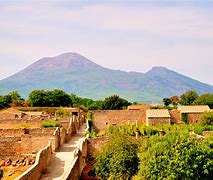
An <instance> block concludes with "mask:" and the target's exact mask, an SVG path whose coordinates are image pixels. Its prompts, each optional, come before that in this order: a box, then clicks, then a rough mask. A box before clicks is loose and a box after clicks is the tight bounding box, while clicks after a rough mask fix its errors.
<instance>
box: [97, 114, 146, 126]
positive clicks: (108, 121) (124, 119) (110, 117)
mask: <svg viewBox="0 0 213 180" xmlns="http://www.w3.org/2000/svg"><path fill="white" fill-rule="evenodd" d="M136 123H138V124H146V111H142V110H106V111H93V126H94V128H95V129H96V130H107V129H108V128H109V126H115V125H121V124H136Z"/></svg>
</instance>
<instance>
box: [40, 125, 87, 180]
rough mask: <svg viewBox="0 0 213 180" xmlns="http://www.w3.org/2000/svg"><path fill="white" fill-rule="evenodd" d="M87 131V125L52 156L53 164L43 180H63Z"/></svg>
mask: <svg viewBox="0 0 213 180" xmlns="http://www.w3.org/2000/svg"><path fill="white" fill-rule="evenodd" d="M85 130H86V123H85V124H83V125H82V126H81V128H80V130H79V132H78V133H76V134H75V135H73V136H72V137H71V139H70V141H69V142H67V143H65V144H63V145H62V146H61V147H60V149H59V150H58V151H57V152H55V153H54V154H53V155H52V159H51V164H50V165H49V167H48V169H47V173H46V174H44V175H43V176H42V178H41V180H52V179H55V180H59V179H60V180H62V175H63V173H64V172H65V170H66V169H68V168H69V167H70V166H71V164H72V160H73V159H74V150H75V149H76V148H77V146H78V142H79V140H80V139H81V138H82V136H83V134H84V132H85Z"/></svg>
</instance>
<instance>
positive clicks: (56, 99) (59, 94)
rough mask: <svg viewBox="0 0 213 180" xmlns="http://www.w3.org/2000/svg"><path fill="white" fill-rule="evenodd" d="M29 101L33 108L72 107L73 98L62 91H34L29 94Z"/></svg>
mask: <svg viewBox="0 0 213 180" xmlns="http://www.w3.org/2000/svg"><path fill="white" fill-rule="evenodd" d="M29 101H30V103H31V104H32V105H33V106H41V107H45V106H49V107H59V106H71V105H72V100H71V97H70V96H69V95H68V94H66V93H65V92H64V91H62V90H58V89H54V90H52V91H45V90H34V91H32V92H31V93H30V94H29Z"/></svg>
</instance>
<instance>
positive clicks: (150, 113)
mask: <svg viewBox="0 0 213 180" xmlns="http://www.w3.org/2000/svg"><path fill="white" fill-rule="evenodd" d="M146 116H147V117H148V118H152V117H155V118H156V117H157V118H158V117H159V118H161V117H162V118H170V117H171V116H170V114H169V110H168V109H149V110H146Z"/></svg>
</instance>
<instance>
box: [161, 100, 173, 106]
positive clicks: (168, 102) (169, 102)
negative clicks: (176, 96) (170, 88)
mask: <svg viewBox="0 0 213 180" xmlns="http://www.w3.org/2000/svg"><path fill="white" fill-rule="evenodd" d="M163 103H164V105H165V106H168V105H170V104H171V103H172V101H171V99H170V98H163Z"/></svg>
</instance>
